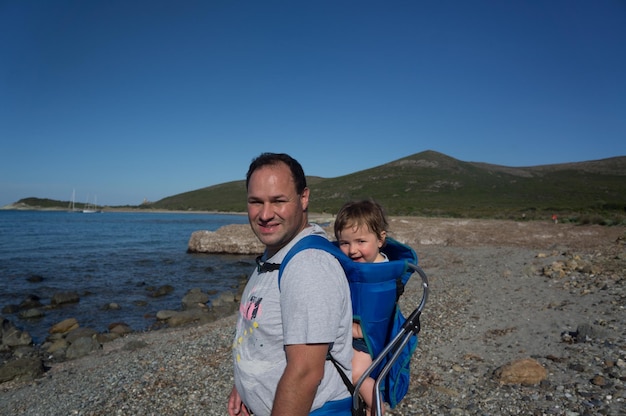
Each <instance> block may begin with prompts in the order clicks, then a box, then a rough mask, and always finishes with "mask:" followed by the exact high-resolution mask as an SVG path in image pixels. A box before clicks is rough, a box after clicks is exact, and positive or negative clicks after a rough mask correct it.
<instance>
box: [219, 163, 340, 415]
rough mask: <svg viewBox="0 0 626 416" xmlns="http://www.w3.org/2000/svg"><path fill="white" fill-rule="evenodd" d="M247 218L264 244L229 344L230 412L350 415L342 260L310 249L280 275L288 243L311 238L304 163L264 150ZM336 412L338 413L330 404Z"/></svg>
mask: <svg viewBox="0 0 626 416" xmlns="http://www.w3.org/2000/svg"><path fill="white" fill-rule="evenodd" d="M246 189H247V192H248V219H249V221H250V226H251V228H252V231H253V232H254V233H255V235H256V236H257V238H258V239H259V240H260V241H261V242H262V243H263V244H265V251H264V253H263V255H262V256H260V258H259V259H257V263H258V267H257V268H256V269H255V271H254V272H253V273H252V275H251V276H250V279H249V281H248V284H247V285H246V288H245V290H244V292H243V295H242V298H241V305H240V309H239V316H238V320H237V333H236V335H235V341H234V344H233V361H234V370H235V385H234V386H233V390H232V392H231V394H230V398H229V400H228V412H229V415H231V416H235V415H243V416H247V415H249V414H252V413H253V414H254V415H255V416H262V415H270V414H271V415H273V416H277V415H284V416H297V415H308V414H310V412H311V411H315V412H316V413H315V412H314V414H324V415H330V414H337V415H339V414H342V415H349V414H350V407H351V398H350V394H349V392H348V389H347V388H346V386H345V384H344V382H343V381H342V379H341V376H340V375H339V372H338V371H337V369H336V368H335V367H334V366H333V364H332V363H331V362H330V361H328V360H326V356H327V353H328V352H329V351H330V353H331V354H332V356H333V357H334V358H335V359H336V360H337V361H338V362H339V364H340V365H342V366H343V367H344V368H345V370H346V371H345V373H346V375H347V376H348V379H350V377H351V372H350V363H351V360H352V305H351V301H350V289H349V287H348V283H347V280H346V277H345V274H344V272H343V269H342V268H341V265H340V264H339V262H338V261H337V260H336V259H335V258H334V257H333V256H332V255H330V254H328V253H326V252H324V251H322V250H317V249H306V250H303V251H301V252H299V253H298V254H296V255H295V256H294V257H293V259H292V260H290V261H289V263H288V265H287V266H286V267H285V270H284V271H283V275H282V278H281V281H280V288H279V286H278V269H277V265H278V264H280V262H281V261H282V259H283V258H284V257H285V255H286V254H287V252H288V251H289V249H290V248H291V247H292V246H293V245H294V244H295V243H296V242H297V241H298V240H300V239H301V238H303V237H304V236H307V235H310V234H321V235H324V236H325V235H326V234H325V233H324V231H323V230H322V228H321V227H319V226H318V225H311V224H309V223H308V205H309V189H308V188H307V186H306V178H305V176H304V171H303V170H302V166H300V164H299V163H298V161H296V160H295V159H293V158H291V157H290V156H288V155H286V154H275V153H263V154H261V155H260V156H259V157H257V158H256V159H254V160H253V161H252V163H251V164H250V168H249V170H248V173H247V175H246ZM329 409H340V410H329Z"/></svg>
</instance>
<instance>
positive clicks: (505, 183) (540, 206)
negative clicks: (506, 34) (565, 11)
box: [18, 151, 626, 225]
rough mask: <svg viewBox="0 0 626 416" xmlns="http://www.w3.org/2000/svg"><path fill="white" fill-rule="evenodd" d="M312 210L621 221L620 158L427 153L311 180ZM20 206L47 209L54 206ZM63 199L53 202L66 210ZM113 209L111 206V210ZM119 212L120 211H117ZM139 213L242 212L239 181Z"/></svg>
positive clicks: (624, 214)
mask: <svg viewBox="0 0 626 416" xmlns="http://www.w3.org/2000/svg"><path fill="white" fill-rule="evenodd" d="M308 182H309V187H310V188H311V193H312V199H311V205H310V210H311V211H312V212H319V213H323V212H326V213H334V212H337V210H338V209H339V207H340V206H341V205H342V204H343V203H344V202H346V201H348V200H352V199H362V198H373V199H375V200H377V201H379V202H380V203H381V204H383V206H384V207H385V209H386V211H387V213H388V215H393V216H428V217H456V218H498V219H528V220H531V219H540V218H541V219H545V218H549V217H551V216H552V215H553V214H557V215H558V217H559V220H560V221H567V222H576V223H586V224H588V223H597V224H604V225H613V224H626V157H624V156H622V157H615V158H609V159H602V160H594V161H588V162H577V163H566V164H555V165H543V166H532V167H508V166H500V165H492V164H486V163H480V162H464V161H460V160H457V159H454V158H452V157H449V156H447V155H444V154H441V153H438V152H435V151H425V152H421V153H417V154H414V155H411V156H407V157H405V158H402V159H398V160H396V161H393V162H390V163H387V164H384V165H380V166H376V167H373V168H371V169H366V170H363V171H359V172H355V173H352V174H349V175H345V176H340V177H336V178H321V177H309V178H308ZM18 203H22V204H26V205H29V206H41V207H51V206H54V205H55V201H52V200H46V199H36V198H27V199H24V200H20V201H18ZM67 204H68V202H63V201H56V206H59V207H65V206H67ZM113 208H116V207H113ZM118 208H119V207H118ZM126 208H133V209H140V210H177V211H181V210H182V211H211V212H243V211H245V210H246V203H245V181H244V180H240V181H232V182H227V183H222V184H218V185H214V186H209V187H206V188H201V189H197V190H193V191H189V192H184V193H180V194H177V195H173V196H169V197H166V198H163V199H161V200H159V201H156V202H151V203H144V204H142V205H139V206H135V207H126Z"/></svg>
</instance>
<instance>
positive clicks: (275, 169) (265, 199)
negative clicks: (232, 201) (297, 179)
mask: <svg viewBox="0 0 626 416" xmlns="http://www.w3.org/2000/svg"><path fill="white" fill-rule="evenodd" d="M308 205H309V189H308V188H306V189H305V190H304V192H303V193H302V195H298V194H297V193H296V186H295V183H294V181H293V178H292V176H291V171H290V170H289V167H288V166H287V165H285V164H284V163H277V164H275V165H267V166H263V167H261V168H259V169H257V170H255V171H254V173H252V176H250V181H249V182H248V220H249V221H250V226H251V227H252V231H253V232H254V234H256V236H257V238H258V239H259V240H260V241H261V242H262V243H263V244H265V246H266V247H267V252H268V256H269V257H271V256H273V255H274V254H275V253H276V252H277V251H278V250H280V249H281V248H283V247H284V246H285V245H286V244H287V243H289V241H291V240H292V239H293V238H294V237H295V236H296V235H297V234H298V233H299V232H300V231H302V230H303V229H304V228H305V227H306V226H307V223H308V218H307V213H306V209H307V207H308Z"/></svg>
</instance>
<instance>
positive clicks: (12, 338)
mask: <svg viewBox="0 0 626 416" xmlns="http://www.w3.org/2000/svg"><path fill="white" fill-rule="evenodd" d="M0 340H1V341H2V342H1V345H2V347H5V348H8V349H10V348H15V347H19V346H24V345H30V344H32V342H33V338H32V337H31V336H30V334H29V333H28V332H26V331H22V330H20V329H19V328H17V327H16V326H15V325H13V323H12V322H11V321H9V320H8V319H3V320H2V326H1V327H0Z"/></svg>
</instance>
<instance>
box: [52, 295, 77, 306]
mask: <svg viewBox="0 0 626 416" xmlns="http://www.w3.org/2000/svg"><path fill="white" fill-rule="evenodd" d="M78 302H80V296H78V293H76V292H57V293H55V294H54V295H52V299H50V305H52V306H59V305H65V304H69V303H78Z"/></svg>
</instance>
